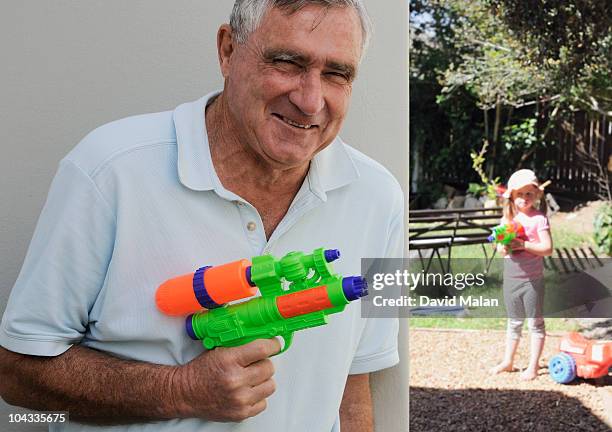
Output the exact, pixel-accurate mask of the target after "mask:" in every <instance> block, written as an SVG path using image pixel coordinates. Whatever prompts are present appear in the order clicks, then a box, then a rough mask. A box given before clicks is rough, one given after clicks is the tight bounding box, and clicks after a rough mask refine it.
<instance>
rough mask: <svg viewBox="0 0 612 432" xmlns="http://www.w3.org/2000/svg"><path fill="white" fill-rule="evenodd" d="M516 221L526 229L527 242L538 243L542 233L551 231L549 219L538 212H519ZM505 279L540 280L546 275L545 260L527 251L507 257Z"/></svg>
mask: <svg viewBox="0 0 612 432" xmlns="http://www.w3.org/2000/svg"><path fill="white" fill-rule="evenodd" d="M514 220H515V221H517V222H519V223H520V224H521V225H523V227H524V228H525V236H526V237H527V239H526V240H527V241H530V242H534V243H538V242H539V241H540V234H539V233H540V232H541V231H545V230H550V226H549V224H548V218H547V217H546V216H545V215H544V214H542V213H541V212H539V211H537V210H533V212H532V213H530V214H529V215H526V214H525V213H521V212H519V213H518V214H517V215H516V216H515V217H514ZM506 258H508V259H507V261H505V265H504V278H513V279H529V280H534V279H539V278H541V277H542V276H543V274H544V258H543V257H541V256H538V255H534V254H532V253H531V252H527V251H517V252H513V253H511V254H509V255H507V256H506Z"/></svg>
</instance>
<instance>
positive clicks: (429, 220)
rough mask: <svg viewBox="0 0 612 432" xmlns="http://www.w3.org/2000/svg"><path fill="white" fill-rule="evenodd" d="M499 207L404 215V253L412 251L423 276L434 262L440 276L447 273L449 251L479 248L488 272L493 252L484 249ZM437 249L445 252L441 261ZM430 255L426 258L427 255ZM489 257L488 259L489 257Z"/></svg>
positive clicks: (420, 212)
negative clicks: (405, 243)
mask: <svg viewBox="0 0 612 432" xmlns="http://www.w3.org/2000/svg"><path fill="white" fill-rule="evenodd" d="M501 216H502V208H501V207H493V208H476V209H444V210H410V212H409V214H408V249H409V250H416V251H417V253H418V256H419V259H420V261H421V265H422V266H423V270H425V272H426V273H427V272H428V271H429V268H430V266H431V263H432V261H433V260H434V258H437V259H438V262H439V263H440V266H441V269H442V271H443V272H450V262H451V261H450V260H451V256H452V249H453V247H455V246H464V245H473V244H481V245H482V249H483V251H484V255H485V265H486V270H487V271H488V269H489V266H490V264H491V261H492V260H493V257H494V256H495V249H492V248H491V247H490V246H488V243H489V241H488V239H487V237H488V236H489V235H490V234H491V228H493V227H494V226H496V225H499V221H500V219H501ZM441 249H448V256H447V257H446V258H443V257H442V256H441V254H440V250H441ZM424 251H431V254H429V256H426V255H428V254H427V252H425V253H424ZM489 255H491V256H490V257H489ZM445 264H446V265H445Z"/></svg>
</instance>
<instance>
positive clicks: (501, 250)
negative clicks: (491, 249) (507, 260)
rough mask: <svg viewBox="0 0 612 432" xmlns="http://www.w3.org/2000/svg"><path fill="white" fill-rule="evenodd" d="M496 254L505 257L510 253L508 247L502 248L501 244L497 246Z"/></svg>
mask: <svg viewBox="0 0 612 432" xmlns="http://www.w3.org/2000/svg"><path fill="white" fill-rule="evenodd" d="M497 253H498V254H500V255H501V256H503V257H505V256H506V255H508V254H509V253H510V251H509V250H508V246H504V245H503V244H500V243H498V244H497Z"/></svg>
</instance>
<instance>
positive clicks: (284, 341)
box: [272, 332, 293, 357]
mask: <svg viewBox="0 0 612 432" xmlns="http://www.w3.org/2000/svg"><path fill="white" fill-rule="evenodd" d="M276 338H277V339H280V341H279V342H280V343H281V350H280V351H279V352H277V353H276V354H274V355H272V357H274V356H276V355H279V354H282V353H284V352H285V351H287V350H288V349H289V347H290V346H291V342H293V332H288V333H281V334H280V335H278V336H277V337H276Z"/></svg>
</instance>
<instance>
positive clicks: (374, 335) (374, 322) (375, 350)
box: [349, 191, 404, 375]
mask: <svg viewBox="0 0 612 432" xmlns="http://www.w3.org/2000/svg"><path fill="white" fill-rule="evenodd" d="M396 201H398V202H397V204H398V206H397V207H399V209H397V213H396V216H395V217H394V219H393V222H392V223H391V225H390V229H389V236H388V242H387V252H386V254H385V258H402V257H403V256H404V200H403V195H401V191H400V197H399V199H398V200H396ZM398 332H399V319H398V318H368V319H367V323H366V325H365V328H364V330H363V333H362V335H361V339H360V341H359V345H358V347H357V351H356V353H355V356H354V357H353V362H352V364H351V367H350V369H349V374H350V375H356V374H363V373H369V372H375V371H377V370H381V369H386V368H388V367H391V366H394V365H396V364H397V363H399V354H398V350H397V336H398Z"/></svg>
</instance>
